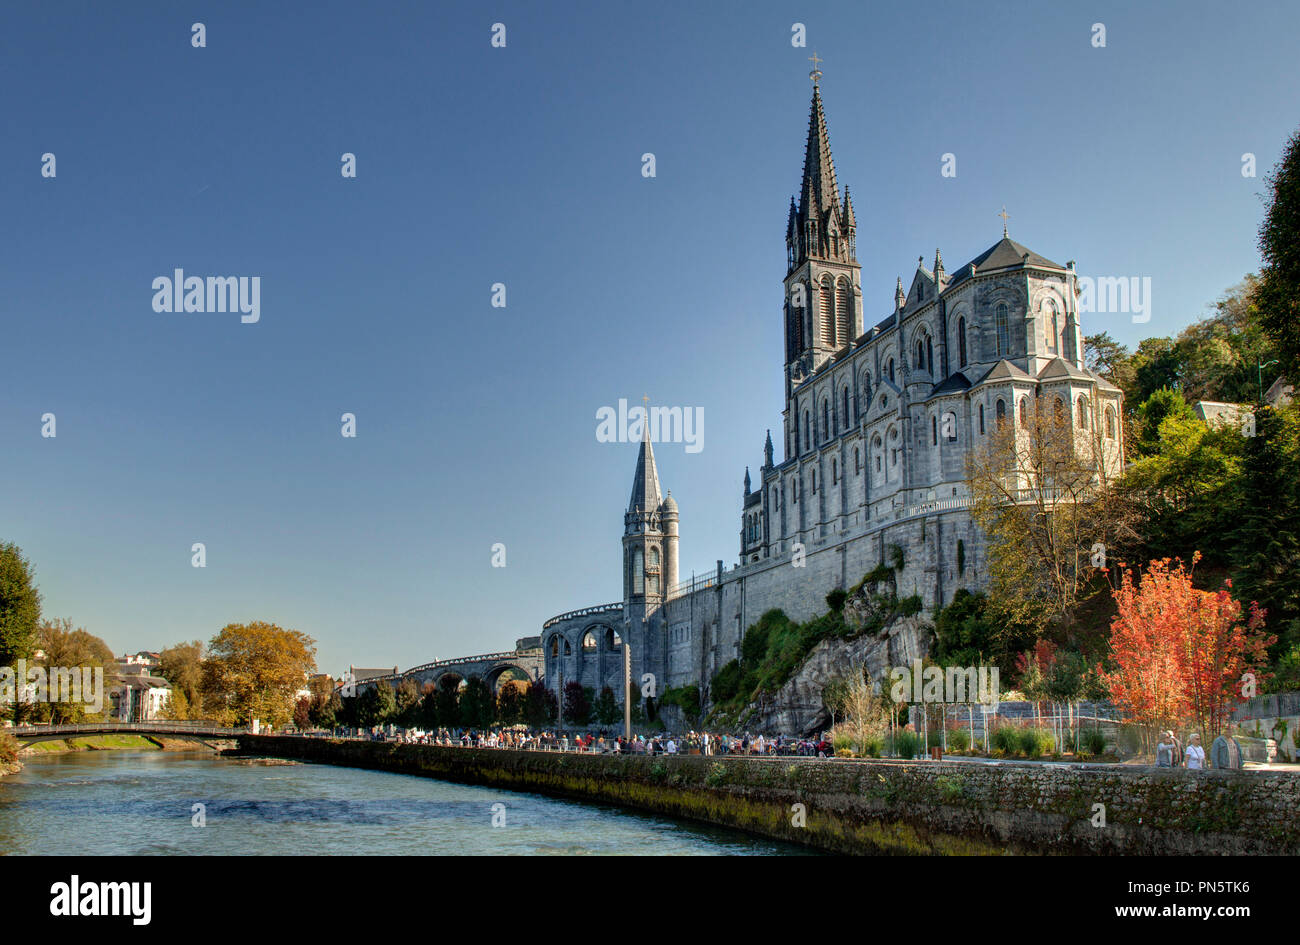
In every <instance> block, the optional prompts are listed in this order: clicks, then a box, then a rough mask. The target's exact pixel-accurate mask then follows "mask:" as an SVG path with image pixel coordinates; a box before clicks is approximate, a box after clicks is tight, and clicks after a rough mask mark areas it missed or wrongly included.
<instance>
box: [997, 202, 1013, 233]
mask: <svg viewBox="0 0 1300 945" xmlns="http://www.w3.org/2000/svg"><path fill="white" fill-rule="evenodd" d="M993 215H994V216H995V217H1001V218H1002V238H1003V239H1006V238H1007V217H1009V216H1011V214H1009V213H1007V205H1006V204H1003V205H1002V212H1001V213H995V214H993Z"/></svg>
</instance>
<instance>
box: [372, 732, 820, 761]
mask: <svg viewBox="0 0 1300 945" xmlns="http://www.w3.org/2000/svg"><path fill="white" fill-rule="evenodd" d="M365 734H366V735H367V736H368V737H371V738H382V739H386V740H391V741H397V742H403V743H408V744H419V745H438V746H442V747H461V748H506V749H514V750H517V751H581V752H593V753H598V754H604V753H613V754H634V755H677V754H682V755H687V754H690V755H803V756H808V757H817V758H829V757H833V756H834V754H835V752H834V750H833V749H832V747H831V744H830V742H828V741H826V739H825V738H817V739H808V738H793V737H791V736H788V735H775V736H768V735H762V734H759V735H752V734H750V733H748V732H746V733H744V734H740V735H732V734H719V733H713V732H695V731H691V732H686V733H685V734H682V735H676V734H672V733H664V734H653V735H633V736H632V737H631V738H630V739H629V738H626V737H624V736H623V735H618V736H606V735H604V734H601V733H598V732H583V733H577V734H574V733H570V732H564V731H539V732H534V731H532V730H529V729H523V728H504V729H487V730H476V729H455V730H452V729H446V728H442V729H438V730H437V731H433V732H424V731H420V730H418V729H409V730H404V731H403V730H396V731H394V732H392V733H391V734H388V733H385V732H384V731H383V730H373V731H371V732H368V733H365Z"/></svg>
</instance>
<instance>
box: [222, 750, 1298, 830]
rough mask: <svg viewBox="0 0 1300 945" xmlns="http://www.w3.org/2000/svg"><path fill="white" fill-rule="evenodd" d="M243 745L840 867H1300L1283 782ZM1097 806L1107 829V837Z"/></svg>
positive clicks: (1160, 774)
mask: <svg viewBox="0 0 1300 945" xmlns="http://www.w3.org/2000/svg"><path fill="white" fill-rule="evenodd" d="M240 742H241V750H242V751H243V752H245V753H249V754H260V755H270V756H274V757H281V758H296V759H300V760H303V761H315V762H321V763H325V764H340V765H350V766H355V767H363V768H377V769H380V770H385V771H393V772H399V773H405V774H414V775H421V776H425V777H434V778H440V779H443V780H448V781H458V782H463V783H468V784H478V785H484V786H487V787H497V788H503V789H509V790H516V791H534V792H537V793H541V794H548V795H552V796H556V797H564V798H569V799H573V800H579V801H588V802H596V803H609V804H618V805H622V806H625V807H629V808H633V809H636V810H641V811H646V812H650V813H655V814H663V815H667V816H672V817H683V818H688V819H692V820H698V821H703V822H707V823H711V824H717V825H720V826H725V827H733V828H737V829H740V830H745V831H749V832H751V833H755V834H759V835H762V836H765V837H769V838H772V839H777V840H784V841H789V842H793V843H801V844H806V845H808V846H813V847H818V848H821V849H823V850H827V851H832V852H837V853H902V854H1002V853H1063V854H1115V853H1119V854H1184V855H1185V854H1291V855H1295V854H1297V853H1300V817H1297V813H1296V812H1297V811H1300V776H1297V775H1295V774H1289V773H1283V772H1253V771H1250V772H1219V771H1206V772H1187V771H1180V770H1162V769H1156V768H1139V767H1115V766H1098V765H1042V764H1037V765H1035V764H1015V763H1006V762H1004V763H1001V764H997V765H983V764H974V763H967V762H938V763H936V762H928V761H927V762H896V761H849V760H841V759H828V760H817V759H793V758H775V759H763V758H744V757H705V756H699V755H685V756H672V757H663V756H659V757H646V756H644V755H630V756H626V757H624V756H619V755H583V754H577V753H568V754H561V753H549V752H514V751H500V750H492V749H482V750H479V749H468V748H438V747H432V746H426V745H398V744H394V743H387V742H363V741H347V740H334V739H320V738H295V737H286V736H245V737H243V738H241V739H240ZM800 804H801V805H803V810H804V812H805V818H806V819H805V822H804V824H803V826H798V825H797V823H796V822H797V820H798V817H797V814H798V811H799V808H798V807H796V806H795V805H800ZM1097 804H1101V805H1104V808H1105V826H1094V825H1093V821H1094V819H1097V817H1098V810H1097V809H1096V808H1095V806H1094V805H1097Z"/></svg>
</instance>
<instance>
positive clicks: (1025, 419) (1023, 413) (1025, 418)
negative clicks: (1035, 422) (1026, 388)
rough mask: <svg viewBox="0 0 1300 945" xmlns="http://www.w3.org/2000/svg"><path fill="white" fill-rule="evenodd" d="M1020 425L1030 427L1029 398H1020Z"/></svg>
mask: <svg viewBox="0 0 1300 945" xmlns="http://www.w3.org/2000/svg"><path fill="white" fill-rule="evenodd" d="M1020 425H1021V426H1022V427H1027V426H1029V398H1028V397H1021V398H1020Z"/></svg>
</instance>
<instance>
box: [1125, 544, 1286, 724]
mask: <svg viewBox="0 0 1300 945" xmlns="http://www.w3.org/2000/svg"><path fill="white" fill-rule="evenodd" d="M1199 560H1200V553H1199V552H1198V553H1197V554H1195V555H1194V556H1193V557H1192V566H1193V567H1195V565H1196V562H1197V561H1199ZM1230 588H1231V585H1230V584H1229V585H1227V586H1226V587H1225V588H1224V589H1223V590H1220V591H1217V592H1215V591H1199V590H1197V589H1196V588H1194V587H1193V586H1192V575H1191V571H1189V570H1188V569H1187V568H1185V567H1184V566H1183V564H1182V562H1181V561H1174V562H1172V563H1171V561H1170V559H1169V558H1162V559H1159V560H1157V561H1152V562H1151V563H1150V564H1149V565H1148V566H1147V570H1146V573H1145V574H1143V575H1142V576H1141V583H1140V584H1139V583H1136V582H1135V581H1134V577H1133V572H1132V571H1131V570H1128V569H1125V570H1124V572H1123V576H1122V580H1121V582H1120V587H1119V589H1118V590H1116V591H1114V592H1113V593H1114V597H1115V606H1116V608H1117V610H1118V614H1117V615H1116V617H1115V619H1114V620H1113V621H1112V622H1111V639H1110V646H1111V658H1112V662H1113V664H1114V669H1113V671H1111V672H1108V673H1104V674H1103V675H1102V681H1103V682H1104V684H1105V685H1106V688H1107V689H1109V690H1110V694H1111V698H1112V699H1114V700H1115V702H1116V703H1117V704H1118V705H1120V706H1123V707H1124V708H1125V709H1127V710H1128V711H1129V713H1130V714H1131V715H1132V716H1133V718H1134V720H1135V721H1136V722H1137V723H1138V724H1139V725H1141V726H1143V727H1144V728H1145V729H1147V731H1148V732H1150V731H1153V730H1158V729H1165V728H1170V729H1172V728H1174V727H1175V726H1177V725H1178V724H1179V723H1180V722H1183V721H1187V720H1193V719H1194V720H1195V721H1196V722H1197V724H1198V725H1199V726H1200V729H1201V732H1202V737H1203V738H1204V740H1205V741H1207V742H1208V741H1209V739H1210V738H1212V737H1213V736H1214V735H1217V734H1219V733H1220V732H1221V731H1222V730H1223V729H1224V728H1225V727H1226V722H1227V719H1228V716H1229V713H1230V712H1231V707H1232V704H1233V703H1234V702H1236V701H1240V700H1242V699H1244V698H1246V696H1245V695H1244V694H1243V692H1242V683H1243V681H1244V679H1245V674H1246V673H1247V672H1253V671H1254V670H1253V669H1252V667H1256V666H1263V665H1266V664H1267V658H1266V654H1265V650H1266V648H1267V647H1268V646H1269V645H1270V644H1271V643H1272V642H1273V638H1272V637H1270V636H1267V635H1265V634H1264V633H1263V632H1262V627H1263V624H1264V613H1263V611H1261V610H1260V609H1259V607H1258V605H1256V604H1252V605H1251V609H1250V618H1249V620H1247V621H1246V623H1245V624H1244V625H1243V624H1242V621H1241V604H1240V603H1239V602H1238V601H1236V600H1234V599H1233V598H1232V596H1231V594H1230V593H1229V590H1230ZM1262 678H1263V677H1262V676H1259V675H1258V674H1257V675H1256V680H1259V679H1262Z"/></svg>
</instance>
